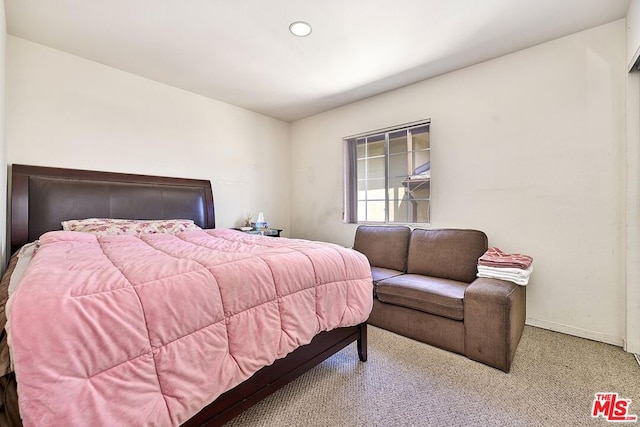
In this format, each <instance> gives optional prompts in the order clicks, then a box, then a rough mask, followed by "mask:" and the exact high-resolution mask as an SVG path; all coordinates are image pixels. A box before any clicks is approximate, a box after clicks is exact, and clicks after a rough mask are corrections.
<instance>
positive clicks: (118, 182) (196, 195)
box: [2, 165, 370, 426]
mask: <svg viewBox="0 0 640 427" xmlns="http://www.w3.org/2000/svg"><path fill="white" fill-rule="evenodd" d="M10 175H11V192H10V210H11V227H10V231H11V249H12V252H14V251H17V250H18V249H19V248H21V247H22V246H23V245H25V244H27V243H28V242H32V241H35V240H37V239H38V238H39V237H40V236H41V235H43V234H44V233H47V232H49V231H52V230H60V228H61V226H60V224H61V222H62V221H66V220H70V219H79V218H93V217H98V218H123V219H138V220H139V219H145V220H168V219H175V218H181V219H190V220H193V222H194V223H195V224H197V225H198V226H199V227H202V228H203V229H208V230H210V229H214V228H215V216H214V203H213V193H212V190H211V184H210V182H209V181H206V180H195V179H182V178H168V177H156V176H144V175H132V174H119V173H109V172H96V171H85V170H75V169H60V168H49V167H39V166H27V165H13V166H12V167H11V174H10ZM59 233H64V232H59ZM207 233H210V234H215V233H218V234H221V235H222V236H223V237H224V238H225V239H227V240H230V241H233V244H238V245H239V244H243V245H246V244H247V242H246V241H245V240H241V239H248V238H252V239H266V240H269V241H270V242H276V241H279V240H280V239H269V238H266V237H253V236H251V237H247V236H245V235H242V237H236V236H232V235H230V234H229V233H237V234H238V235H241V233H239V232H232V231H217V230H211V231H207ZM53 234H55V233H53ZM238 239H240V240H238ZM54 240H55V239H54ZM236 240H237V241H238V242H236ZM282 240H283V241H284V240H287V239H282ZM256 242H258V241H257V240H256ZM300 242H302V241H300ZM269 244H270V245H275V244H276V243H269ZM283 244H284V243H283ZM299 244H300V245H304V244H305V243H299ZM43 256H44V255H43ZM343 256H344V255H343ZM12 261H13V258H12ZM11 268H13V265H10V269H9V270H8V272H10V270H11ZM316 274H317V273H316ZM358 280H359V281H367V279H364V280H360V279H358ZM369 281H370V279H369ZM366 317H368V313H366V316H364V318H363V319H362V320H361V321H360V322H359V323H357V324H353V325H349V326H345V327H338V328H335V329H332V330H326V331H322V332H320V333H318V334H317V335H315V336H314V337H313V338H312V339H311V341H310V342H309V343H308V344H304V345H302V346H300V347H298V348H297V349H295V350H293V351H292V352H290V353H288V354H287V355H286V357H283V358H278V359H276V360H275V361H274V362H273V363H272V364H270V365H268V366H264V367H262V368H261V369H259V370H258V371H257V372H255V373H253V374H252V375H251V376H250V377H249V378H248V379H246V380H245V381H243V382H242V383H240V384H238V385H235V386H234V387H233V388H231V389H229V390H227V391H225V392H224V393H222V394H220V395H219V396H218V397H217V398H215V400H213V401H212V402H211V403H209V404H207V405H206V406H204V408H202V409H201V410H199V412H197V413H195V414H194V415H193V416H192V417H191V418H189V419H188V420H185V421H181V422H180V424H181V425H183V426H203V425H207V426H214V425H221V424H223V423H224V422H226V421H228V420H230V419H231V418H233V417H234V416H236V415H238V414H239V413H241V412H242V411H243V410H245V409H246V408H248V407H250V406H252V405H253V404H255V403H257V402H258V401H260V400H261V399H263V398H264V397H266V396H268V395H269V394H271V393H273V392H274V391H276V390H278V389H279V388H281V387H282V386H284V385H286V384H287V383H288V382H290V381H292V380H293V379H295V378H296V377H298V376H299V375H301V374H302V373H304V372H306V371H307V370H309V369H311V368H312V367H314V366H315V365H317V364H318V363H320V362H322V361H323V360H325V359H326V358H328V357H329V356H331V355H333V354H334V353H336V352H338V351H340V350H341V349H343V348H344V347H346V346H347V345H349V344H350V343H352V342H354V341H357V352H358V356H359V358H360V360H361V361H366V359H367V329H366ZM4 338H6V337H4ZM19 384H20V383H18V388H20V385H19ZM2 385H3V386H4V389H5V398H4V406H5V410H7V409H8V408H7V407H8V406H10V405H11V402H12V401H13V402H15V400H16V398H15V381H14V378H12V377H11V375H8V376H5V377H3V379H2ZM12 393H13V395H12ZM13 410H14V413H15V408H14V409H13Z"/></svg>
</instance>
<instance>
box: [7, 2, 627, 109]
mask: <svg viewBox="0 0 640 427" xmlns="http://www.w3.org/2000/svg"><path fill="white" fill-rule="evenodd" d="M629 3H630V0H226V1H224V0H84V1H83V0H56V1H50V0H5V8H6V19H7V32H8V33H9V34H11V35H14V36H17V37H21V38H24V39H27V40H31V41H34V42H37V43H41V44H43V45H46V46H50V47H52V48H55V49H59V50H62V51H65V52H68V53H71V54H74V55H77V56H80V57H83V58H87V59H90V60H93V61H96V62H99V63H102V64H105V65H109V66H111V67H114V68H117V69H120V70H124V71H128V72H130V73H133V74H137V75H140V76H143V77H147V78H149V79H152V80H156V81H159V82H163V83H166V84H169V85H171V86H175V87H179V88H182V89H185V90H188V91H191V92H195V93H198V94H201V95H204V96H207V97H210V98H214V99H217V100H220V101H224V102H227V103H229V104H233V105H237V106H240V107H244V108H247V109H249V110H253V111H257V112H260V113H264V114H267V115H269V116H273V117H276V118H279V119H282V120H285V121H294V120H297V119H300V118H303V117H307V116H310V115H313V114H315V113H318V112H321V111H325V110H328V109H331V108H335V107H337V106H340V105H345V104H348V103H350V102H353V101H357V100H359V99H363V98H367V97H370V96H373V95H376V94H379V93H382V92H386V91H388V90H391V89H395V88H398V87H401V86H406V85H408V84H411V83H414V82H417V81H420V80H424V79H426V78H429V77H433V76H435V75H438V74H442V73H446V72H449V71H453V70H456V69H459V68H463V67H466V66H468V65H472V64H475V63H478V62H481V61H485V60H488V59H491V58H495V57H498V56H501V55H504V54H507V53H511V52H514V51H517V50H520V49H523V48H526V47H530V46H533V45H536V44H539V43H542V42H545V41H548V40H552V39H555V38H558V37H561V36H564V35H568V34H571V33H574V32H577V31H581V30H583V29H587V28H591V27H594V26H597V25H600V24H604V23H607V22H611V21H614V20H617V19H620V18H624V16H625V15H626V11H627V8H628V6H629ZM296 20H305V21H308V22H309V23H311V25H312V26H313V32H312V33H311V35H310V36H308V37H306V38H299V37H294V36H292V35H291V34H290V33H289V32H288V27H289V24H290V23H291V22H293V21H296Z"/></svg>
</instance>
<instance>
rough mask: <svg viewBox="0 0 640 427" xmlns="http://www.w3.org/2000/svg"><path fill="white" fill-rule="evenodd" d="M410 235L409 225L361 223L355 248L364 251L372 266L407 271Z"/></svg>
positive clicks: (354, 244) (357, 231) (354, 243)
mask: <svg viewBox="0 0 640 427" xmlns="http://www.w3.org/2000/svg"><path fill="white" fill-rule="evenodd" d="M409 237H411V229H410V228H409V227H405V226H391V227H381V226H370V225H361V226H359V227H358V229H357V230H356V237H355V240H354V242H353V249H355V250H356V251H358V252H361V253H363V254H364V255H365V256H366V257H367V259H368V260H369V264H371V266H372V267H380V268H386V269H390V270H397V271H401V272H405V271H406V270H407V251H408V249H409Z"/></svg>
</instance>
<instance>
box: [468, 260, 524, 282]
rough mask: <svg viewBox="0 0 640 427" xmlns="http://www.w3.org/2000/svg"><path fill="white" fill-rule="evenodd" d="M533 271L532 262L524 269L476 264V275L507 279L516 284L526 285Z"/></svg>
mask: <svg viewBox="0 0 640 427" xmlns="http://www.w3.org/2000/svg"><path fill="white" fill-rule="evenodd" d="M532 271H533V264H532V265H531V266H529V268H527V269H526V270H523V269H520V268H501V267H487V266H483V265H479V266H478V277H487V278H490V279H500V280H508V281H510V282H513V283H515V284H517V285H522V286H526V285H527V284H528V283H529V276H531V272H532Z"/></svg>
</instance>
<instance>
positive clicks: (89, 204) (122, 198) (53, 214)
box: [10, 165, 215, 252]
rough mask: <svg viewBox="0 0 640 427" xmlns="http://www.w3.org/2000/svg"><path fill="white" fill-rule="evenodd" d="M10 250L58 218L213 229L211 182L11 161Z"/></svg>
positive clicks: (55, 224)
mask: <svg viewBox="0 0 640 427" xmlns="http://www.w3.org/2000/svg"><path fill="white" fill-rule="evenodd" d="M10 168H11V193H10V197H11V230H10V231H11V252H14V251H15V250H16V249H17V248H19V247H20V246H22V245H24V244H25V243H28V242H31V241H34V240H36V239H38V238H39V237H40V236H41V235H42V234H43V233H45V232H47V231H53V230H61V229H62V225H61V224H60V223H61V222H62V221H66V220H70V219H84V218H122V219H177V218H180V219H192V220H193V221H194V222H195V223H196V224H198V225H199V226H200V227H202V228H215V216H214V208H213V192H212V190H211V182H210V181H207V180H199V179H186V178H170V177H161V176H150V175H134V174H122V173H113V172H97V171H88V170H80V169H60V168H52V167H41V166H27V165H12V166H10Z"/></svg>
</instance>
